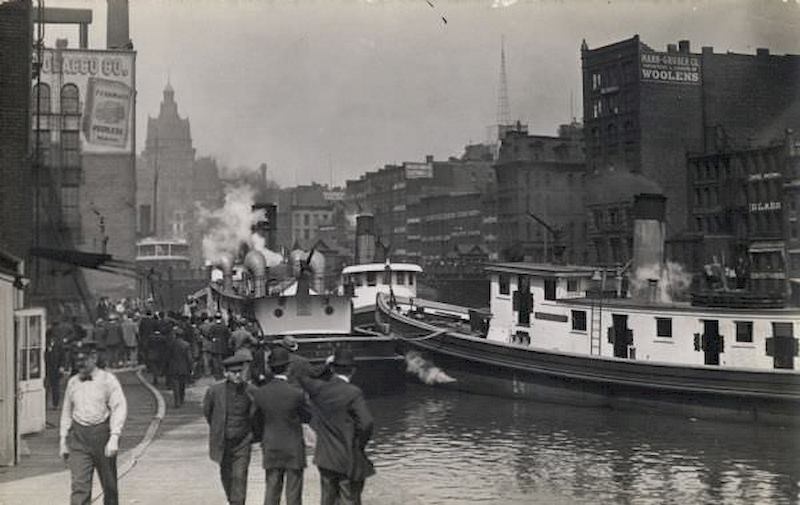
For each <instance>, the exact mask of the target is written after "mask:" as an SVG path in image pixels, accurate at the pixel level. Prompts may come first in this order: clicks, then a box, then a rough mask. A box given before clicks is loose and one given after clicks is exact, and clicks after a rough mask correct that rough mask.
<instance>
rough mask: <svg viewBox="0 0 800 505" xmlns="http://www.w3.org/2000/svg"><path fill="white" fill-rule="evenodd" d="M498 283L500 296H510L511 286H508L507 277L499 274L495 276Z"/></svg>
mask: <svg viewBox="0 0 800 505" xmlns="http://www.w3.org/2000/svg"><path fill="white" fill-rule="evenodd" d="M497 279H498V282H499V283H500V294H501V295H509V294H511V286H510V285H509V279H508V276H507V275H505V274H500V275H498V276H497Z"/></svg>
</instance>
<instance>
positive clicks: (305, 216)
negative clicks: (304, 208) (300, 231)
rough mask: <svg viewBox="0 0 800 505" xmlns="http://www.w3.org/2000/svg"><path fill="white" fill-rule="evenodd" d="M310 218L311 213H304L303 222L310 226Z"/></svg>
mask: <svg viewBox="0 0 800 505" xmlns="http://www.w3.org/2000/svg"><path fill="white" fill-rule="evenodd" d="M310 219H311V218H310V217H309V215H308V214H303V224H304V225H306V226H308V223H309V220H310Z"/></svg>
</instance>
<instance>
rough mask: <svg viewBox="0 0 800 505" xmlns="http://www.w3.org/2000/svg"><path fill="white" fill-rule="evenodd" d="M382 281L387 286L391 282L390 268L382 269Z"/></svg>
mask: <svg viewBox="0 0 800 505" xmlns="http://www.w3.org/2000/svg"><path fill="white" fill-rule="evenodd" d="M383 283H384V284H386V285H387V286H389V285H391V284H392V271H391V270H384V272H383Z"/></svg>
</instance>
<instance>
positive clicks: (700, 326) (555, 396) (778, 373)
mask: <svg viewBox="0 0 800 505" xmlns="http://www.w3.org/2000/svg"><path fill="white" fill-rule="evenodd" d="M659 197H660V195H639V196H638V197H637V199H636V202H635V205H634V214H635V216H636V217H635V221H634V258H633V260H632V265H631V267H630V268H629V270H628V272H623V271H621V270H613V271H609V270H606V269H596V268H591V267H586V266H575V265H555V264H536V263H526V262H514V263H494V264H488V265H487V266H486V268H485V270H486V272H487V275H488V277H489V279H490V285H491V291H490V294H491V299H490V303H491V305H490V310H489V311H488V312H481V311H477V310H470V309H466V308H463V307H458V306H455V305H447V304H442V303H436V302H428V301H425V300H420V299H403V298H402V297H393V298H392V297H389V296H387V295H378V296H377V302H376V318H377V319H378V321H379V325H378V326H379V327H381V328H382V329H383V331H384V332H385V333H386V334H390V335H393V336H396V337H398V338H399V339H401V340H402V341H403V346H402V347H403V349H404V351H405V352H408V351H416V352H419V353H421V355H422V356H423V357H424V358H425V359H427V360H428V361H432V362H433V363H434V364H435V365H436V366H437V367H439V368H440V369H441V371H442V372H443V374H444V376H445V377H447V380H442V381H439V382H441V387H448V388H454V389H459V390H465V391H469V392H474V393H482V394H488V395H498V396H507V397H514V398H526V399H533V400H540V401H546V402H558V403H569V404H576V405H585V406H593V407H610V408H616V409H633V410H640V411H646V412H652V413H658V414H675V415H682V416H687V417H691V418H706V419H719V420H732V421H757V422H763V423H769V424H780V425H786V424H798V422H799V421H800V373H798V371H797V369H796V364H795V358H796V357H797V355H798V338H797V336H798V334H800V311H798V310H797V309H796V308H786V307H783V306H782V302H781V301H780V300H779V299H777V298H775V299H772V298H770V297H754V296H752V295H749V294H748V293H747V292H745V291H741V290H722V291H706V292H702V293H694V294H693V295H692V297H691V300H690V301H685V302H678V301H673V300H671V299H670V298H669V297H668V296H667V295H668V294H669V293H668V292H667V290H666V286H665V284H667V281H668V280H669V278H668V272H669V270H668V268H666V266H665V263H664V261H663V243H664V242H663V238H664V233H665V230H664V223H663V211H664V202H663V197H660V198H659ZM642 272H649V278H644V279H641V278H639V279H637V278H636V275H637V273H638V274H639V276H641V273H642ZM609 288H610V289H609Z"/></svg>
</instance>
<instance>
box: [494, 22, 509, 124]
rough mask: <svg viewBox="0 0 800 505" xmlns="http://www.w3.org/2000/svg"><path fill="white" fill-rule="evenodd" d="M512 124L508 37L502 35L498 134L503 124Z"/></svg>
mask: <svg viewBox="0 0 800 505" xmlns="http://www.w3.org/2000/svg"><path fill="white" fill-rule="evenodd" d="M509 124H511V110H510V107H509V105H508V77H507V76H506V38H505V36H504V35H503V36H501V37H500V86H499V89H498V90H497V126H498V136H499V135H500V134H501V132H502V127H503V126H508V125H509Z"/></svg>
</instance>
